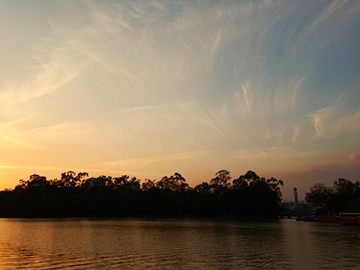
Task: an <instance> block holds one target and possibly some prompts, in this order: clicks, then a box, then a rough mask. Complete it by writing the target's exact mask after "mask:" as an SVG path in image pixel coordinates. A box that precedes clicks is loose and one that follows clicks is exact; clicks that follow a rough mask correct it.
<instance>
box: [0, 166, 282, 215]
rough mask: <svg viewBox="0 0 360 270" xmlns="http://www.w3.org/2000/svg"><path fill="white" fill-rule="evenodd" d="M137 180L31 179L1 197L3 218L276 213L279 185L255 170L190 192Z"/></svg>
mask: <svg viewBox="0 0 360 270" xmlns="http://www.w3.org/2000/svg"><path fill="white" fill-rule="evenodd" d="M140 183H141V181H140V180H139V179H137V178H136V177H133V178H130V177H129V176H128V175H123V176H121V177H114V178H113V177H111V176H99V177H96V178H94V177H89V175H88V173H86V172H80V173H75V172H73V171H69V172H64V173H62V174H61V178H60V179H53V180H47V179H46V177H45V176H40V175H38V174H33V175H31V176H30V178H29V180H26V181H25V180H20V181H19V184H18V185H17V186H15V188H14V189H6V190H4V191H1V192H0V216H2V217H44V216H48V217H67V216H69V217H72V216H101V217H104V216H109V217H129V216H261V217H273V216H276V214H277V213H278V212H279V210H280V206H279V202H280V201H281V197H282V194H281V190H280V187H281V186H283V181H282V180H277V179H275V178H273V177H271V178H269V179H265V178H264V177H260V176H258V175H257V174H256V173H255V172H253V171H248V172H247V173H246V174H244V175H241V176H239V177H238V178H236V179H234V180H232V177H231V176H230V172H229V171H227V170H220V171H218V172H217V173H216V174H215V177H214V178H212V179H211V180H210V181H209V182H203V183H201V184H199V185H197V186H195V187H194V188H192V187H190V186H189V185H188V183H186V180H185V178H184V177H183V176H182V175H181V174H179V173H175V174H174V175H172V176H164V177H163V178H162V179H161V180H159V181H157V180H149V179H146V180H145V181H143V182H142V183H141V185H140Z"/></svg>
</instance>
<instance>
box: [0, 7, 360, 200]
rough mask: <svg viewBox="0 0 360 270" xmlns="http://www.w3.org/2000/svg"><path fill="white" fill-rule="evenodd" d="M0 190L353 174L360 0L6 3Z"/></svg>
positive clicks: (358, 164)
mask: <svg viewBox="0 0 360 270" xmlns="http://www.w3.org/2000/svg"><path fill="white" fill-rule="evenodd" d="M0 18H1V19H0V21H1V23H0V36H1V42H0V105H1V110H0V137H1V138H0V190H3V189H5V188H14V187H15V185H17V184H18V183H19V180H20V179H25V180H27V179H29V176H30V175H32V174H39V175H44V176H46V177H47V178H48V179H54V178H60V174H61V173H62V172H66V171H70V170H72V171H75V172H88V173H89V174H90V176H92V177H97V176H100V175H110V176H113V177H117V176H121V175H124V174H127V175H130V176H131V177H133V176H136V177H137V178H139V179H142V180H144V179H157V180H160V179H161V178H162V177H163V176H165V175H166V176H170V175H173V174H174V173H175V172H178V173H180V174H182V175H183V176H184V177H185V179H186V181H187V182H188V183H189V184H190V186H195V185H197V184H200V183H201V182H204V181H206V182H207V181H210V180H211V179H212V178H213V177H214V176H215V173H216V172H217V171H219V170H223V169H225V170H229V171H230V173H231V176H232V177H233V179H236V178H238V177H239V176H240V175H243V174H245V173H246V172H247V171H248V170H252V171H254V172H256V173H257V174H258V175H259V176H262V177H266V178H270V177H275V178H277V179H282V180H283V181H284V184H285V186H284V187H283V188H282V191H283V198H284V199H292V198H293V195H292V189H293V188H294V187H297V188H298V192H299V199H304V194H305V193H306V192H308V191H309V190H310V187H311V186H313V185H314V184H315V183H325V184H326V185H332V184H333V182H334V181H335V180H337V179H338V178H346V179H349V180H351V181H353V182H354V181H359V180H360V35H359V29H360V1H343V0H341V1H328V0H316V1H297V0H288V1H284V0H279V1H277V0H263V1H260V0H254V1H250V0H249V1H238V0H236V1H235V0H234V1H230V0H229V1H228V0H224V1H217V0H213V1H210V0H207V1H205V0H203V1H202V0H199V1H196V0H189V1H187V0H177V1H161V0H154V1H136V0H135V1H120V0H118V1H110V0H108V1H95V0H89V1H67V0H58V1H56V0H49V1H40V0H32V1H26V0H0Z"/></svg>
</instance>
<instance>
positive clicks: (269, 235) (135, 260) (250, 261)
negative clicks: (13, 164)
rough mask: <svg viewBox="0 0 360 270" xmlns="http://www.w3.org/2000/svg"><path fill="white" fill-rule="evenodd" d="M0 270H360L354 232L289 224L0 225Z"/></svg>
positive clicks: (359, 239) (358, 234)
mask: <svg viewBox="0 0 360 270" xmlns="http://www.w3.org/2000/svg"><path fill="white" fill-rule="evenodd" d="M0 268H1V269H27V268H37V269H59V268H65V269H340V268H341V269H360V226H341V225H340V224H331V223H315V222H297V221H295V220H294V219H279V220H247V219H246V220H242V219H75V218H71V219H5V218H3V219H0Z"/></svg>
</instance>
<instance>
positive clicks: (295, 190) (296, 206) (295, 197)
mask: <svg viewBox="0 0 360 270" xmlns="http://www.w3.org/2000/svg"><path fill="white" fill-rule="evenodd" d="M294 199H295V210H296V211H297V210H298V203H299V202H298V193H297V188H296V187H294Z"/></svg>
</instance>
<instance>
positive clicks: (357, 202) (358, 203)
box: [305, 178, 360, 215]
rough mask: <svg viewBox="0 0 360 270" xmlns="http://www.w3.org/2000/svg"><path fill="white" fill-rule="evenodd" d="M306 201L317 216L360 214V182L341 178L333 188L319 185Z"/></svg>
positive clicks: (311, 190)
mask: <svg viewBox="0 0 360 270" xmlns="http://www.w3.org/2000/svg"><path fill="white" fill-rule="evenodd" d="M305 199H306V201H307V202H308V203H309V204H310V205H311V206H312V207H313V208H314V209H316V213H317V214H326V215H328V214H335V215H337V214H339V213H343V212H356V213H360V182H359V181H356V182H355V183H353V182H351V181H350V180H347V179H344V178H340V179H338V180H336V181H335V182H334V184H333V186H332V187H330V186H326V185H324V184H320V183H317V184H315V185H314V186H313V187H311V188H310V192H308V193H306V197H305Z"/></svg>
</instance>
